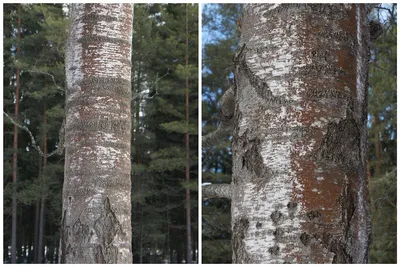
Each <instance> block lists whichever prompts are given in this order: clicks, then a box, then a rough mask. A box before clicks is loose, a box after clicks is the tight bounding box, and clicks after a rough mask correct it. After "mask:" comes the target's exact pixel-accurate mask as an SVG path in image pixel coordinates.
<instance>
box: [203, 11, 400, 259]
mask: <svg viewBox="0 0 400 267" xmlns="http://www.w3.org/2000/svg"><path fill="white" fill-rule="evenodd" d="M241 12H242V9H241V5H235V4H206V5H204V6H203V14H202V20H203V28H202V31H203V33H202V37H203V40H202V51H203V61H202V76H203V77H202V113H203V114H202V119H203V121H202V132H203V135H205V134H207V133H209V132H211V131H213V130H215V129H216V127H217V126H218V118H219V111H218V109H219V103H218V102H219V99H220V98H221V96H222V95H223V93H224V92H225V91H226V90H227V89H228V88H229V87H230V85H232V84H233V72H232V67H233V63H232V57H233V54H234V51H235V49H236V44H238V42H239V37H240V20H241ZM371 19H373V20H376V21H379V22H380V23H381V24H382V27H383V34H382V35H380V36H379V37H378V38H377V39H376V40H375V41H374V42H372V44H371V61H370V69H369V88H368V92H369V102H368V105H369V107H368V110H369V111H368V113H369V114H368V129H369V174H370V176H369V187H370V198H371V200H370V201H371V210H372V218H371V221H372V234H371V245H370V262H371V263H395V262H396V246H397V244H396V234H397V232H396V222H397V221H396V216H397V212H396V205H397V204H396V203H397V195H396V192H397V187H396V185H397V175H396V170H397V166H396V161H397V156H396V148H397V121H396V118H397V117H396V114H397V102H396V97H397V96H396V94H397V84H396V80H397V72H396V71H397V39H396V38H397V5H396V4H379V5H377V7H376V8H375V9H374V10H373V12H372V13H371ZM202 157H203V162H202V170H203V176H202V177H203V178H202V183H209V182H211V183H230V182H231V177H230V175H231V168H232V166H231V162H232V159H231V151H230V137H229V138H226V140H221V142H220V143H219V144H218V145H217V146H214V147H211V148H208V147H203V151H202ZM202 212H203V214H202V223H203V228H202V229H203V232H202V236H203V242H202V257H203V262H204V263H230V262H231V258H232V256H231V253H232V252H231V243H230V240H231V224H230V202H229V200H221V199H210V200H206V201H203V207H202Z"/></svg>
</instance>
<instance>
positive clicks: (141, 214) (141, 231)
mask: <svg viewBox="0 0 400 267" xmlns="http://www.w3.org/2000/svg"><path fill="white" fill-rule="evenodd" d="M140 222H141V224H140V256H139V263H140V264H142V263H143V207H142V206H141V205H140Z"/></svg>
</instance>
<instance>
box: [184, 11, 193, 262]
mask: <svg viewBox="0 0 400 267" xmlns="http://www.w3.org/2000/svg"><path fill="white" fill-rule="evenodd" d="M185 61H186V62H185V64H186V70H187V69H188V64H189V23H188V4H186V57H185ZM186 129H187V130H186V134H185V140H186V182H187V183H188V184H189V182H190V174H189V171H190V146H189V77H188V74H186ZM186 263H192V234H191V222H190V188H188V187H187V188H186Z"/></svg>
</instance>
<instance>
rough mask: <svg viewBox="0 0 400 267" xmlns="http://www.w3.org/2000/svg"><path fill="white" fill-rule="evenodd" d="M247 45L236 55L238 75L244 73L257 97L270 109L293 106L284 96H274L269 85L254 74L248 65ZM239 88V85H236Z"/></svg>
mask: <svg viewBox="0 0 400 267" xmlns="http://www.w3.org/2000/svg"><path fill="white" fill-rule="evenodd" d="M246 52H247V48H246V44H243V45H242V47H241V49H240V52H239V53H238V54H237V55H235V58H234V62H235V63H236V64H235V66H236V69H237V70H236V75H237V74H238V73H243V74H244V76H245V77H246V79H247V80H248V81H249V82H250V85H251V86H252V87H253V88H254V90H255V91H256V93H257V95H258V96H259V97H260V98H262V99H264V100H266V104H267V106H268V107H275V108H276V107H281V106H282V105H284V106H288V105H290V104H292V102H293V101H291V100H287V99H286V98H285V97H283V96H274V95H273V94H272V91H271V90H270V89H269V87H268V84H267V83H266V82H265V81H263V80H262V79H261V78H259V77H258V76H257V75H255V74H254V73H253V71H252V70H251V69H250V68H249V66H248V65H247V63H246ZM236 87H237V88H240V87H239V84H236Z"/></svg>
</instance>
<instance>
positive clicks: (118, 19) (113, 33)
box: [60, 4, 133, 263]
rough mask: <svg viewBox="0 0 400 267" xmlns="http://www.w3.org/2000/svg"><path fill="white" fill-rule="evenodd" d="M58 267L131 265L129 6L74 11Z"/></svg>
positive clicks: (76, 6)
mask: <svg viewBox="0 0 400 267" xmlns="http://www.w3.org/2000/svg"><path fill="white" fill-rule="evenodd" d="M70 11H71V16H72V25H71V30H70V35H69V39H68V46H67V56H66V73H67V92H66V125H65V127H66V131H65V180H64V187H63V218H62V224H61V244H60V262H61V263H131V262H132V248H131V197H130V195H131V192H130V191H131V180H130V171H131V165H130V141H131V105H130V101H131V47H132V19H133V9H132V5H131V4H72V5H71V10H70Z"/></svg>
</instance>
